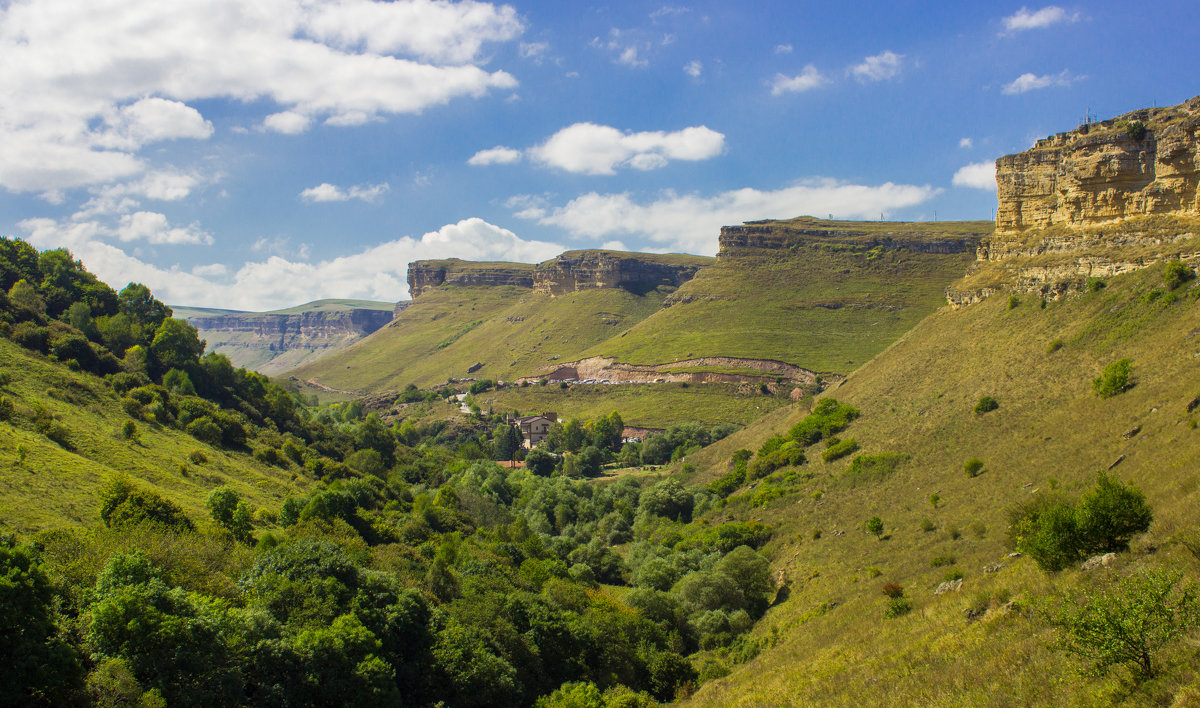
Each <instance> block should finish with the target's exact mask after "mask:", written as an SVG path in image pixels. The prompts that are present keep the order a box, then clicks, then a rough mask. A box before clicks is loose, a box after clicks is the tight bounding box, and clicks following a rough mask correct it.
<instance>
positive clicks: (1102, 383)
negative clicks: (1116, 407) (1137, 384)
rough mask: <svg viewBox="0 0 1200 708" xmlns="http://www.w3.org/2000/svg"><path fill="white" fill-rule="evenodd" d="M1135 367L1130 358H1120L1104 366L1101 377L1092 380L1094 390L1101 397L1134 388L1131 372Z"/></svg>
mask: <svg viewBox="0 0 1200 708" xmlns="http://www.w3.org/2000/svg"><path fill="white" fill-rule="evenodd" d="M1132 368H1133V365H1132V362H1131V361H1130V360H1129V359H1118V360H1117V361H1114V362H1113V363H1111V364H1109V365H1108V366H1106V367H1104V371H1103V372H1101V374H1100V378H1098V379H1093V380H1092V390H1093V391H1095V392H1096V395H1097V396H1099V397H1100V398H1112V397H1113V396H1115V395H1117V394H1119V393H1124V392H1126V391H1128V390H1129V389H1131V388H1133V381H1132V380H1131V378H1130V373H1131V370H1132Z"/></svg>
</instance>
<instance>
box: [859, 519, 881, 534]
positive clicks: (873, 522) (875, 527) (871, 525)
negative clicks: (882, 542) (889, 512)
mask: <svg viewBox="0 0 1200 708" xmlns="http://www.w3.org/2000/svg"><path fill="white" fill-rule="evenodd" d="M863 528H865V529H866V530H867V533H871V534H875V535H876V536H882V535H883V519H881V518H879V517H878V516H872V517H871V518H869V519H867V523H866V524H864V525H863Z"/></svg>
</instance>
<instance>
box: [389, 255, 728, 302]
mask: <svg viewBox="0 0 1200 708" xmlns="http://www.w3.org/2000/svg"><path fill="white" fill-rule="evenodd" d="M712 261H713V259H711V258H706V257H703V256H688V255H681V254H665V255H661V254H653V253H625V252H620V251H596V250H590V251H567V252H566V253H563V254H561V255H559V256H558V257H556V258H553V259H551V260H548V261H545V262H543V263H539V264H537V265H532V264H526V263H497V262H493V263H477V262H471V261H463V260H459V259H457V258H450V259H445V260H438V261H413V262H412V263H410V264H409V266H408V287H409V292H410V293H411V294H412V297H413V298H414V299H415V298H417V297H420V296H421V294H422V293H424V292H427V291H428V290H430V289H431V288H436V287H438V286H440V285H456V286H503V285H512V286H516V287H521V288H530V289H532V290H533V291H534V292H538V293H545V294H548V295H552V296H557V295H565V294H567V293H573V292H579V291H581V290H590V289H594V288H622V289H625V290H628V291H629V292H632V293H635V294H639V295H640V294H644V293H646V292H649V291H651V290H653V289H655V288H657V287H660V286H669V287H678V286H679V285H681V284H683V283H685V282H687V281H688V280H689V279H691V278H692V276H694V275H695V274H696V271H698V270H699V269H700V268H702V267H704V266H705V265H708V264H710V263H712Z"/></svg>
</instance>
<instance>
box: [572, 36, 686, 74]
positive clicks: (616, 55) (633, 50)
mask: <svg viewBox="0 0 1200 708" xmlns="http://www.w3.org/2000/svg"><path fill="white" fill-rule="evenodd" d="M673 39H674V38H673V37H672V36H671V35H667V36H666V37H664V38H662V39H661V40H660V41H658V42H652V41H649V40H647V39H645V32H640V31H637V30H620V29H618V28H616V27H614V28H612V29H610V30H609V31H608V39H607V40H602V39H600V38H599V37H593V38H592V41H591V42H589V43H588V44H590V45H591V46H593V47H596V48H598V49H607V50H608V51H609V52H611V53H612V55H613V61H615V62H616V63H618V64H623V65H625V66H629V67H634V68H641V67H644V66H649V65H650V61H649V60H648V59H646V57H645V54H644V53H649V52H650V51H651V50H652V49H654V47H655V44H659V45H666V44H670V43H671V42H672V41H673Z"/></svg>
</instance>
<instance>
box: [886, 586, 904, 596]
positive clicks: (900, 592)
mask: <svg viewBox="0 0 1200 708" xmlns="http://www.w3.org/2000/svg"><path fill="white" fill-rule="evenodd" d="M883 594H884V595H885V596H887V597H893V598H895V597H904V586H903V585H901V584H900V583H884V584H883Z"/></svg>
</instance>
